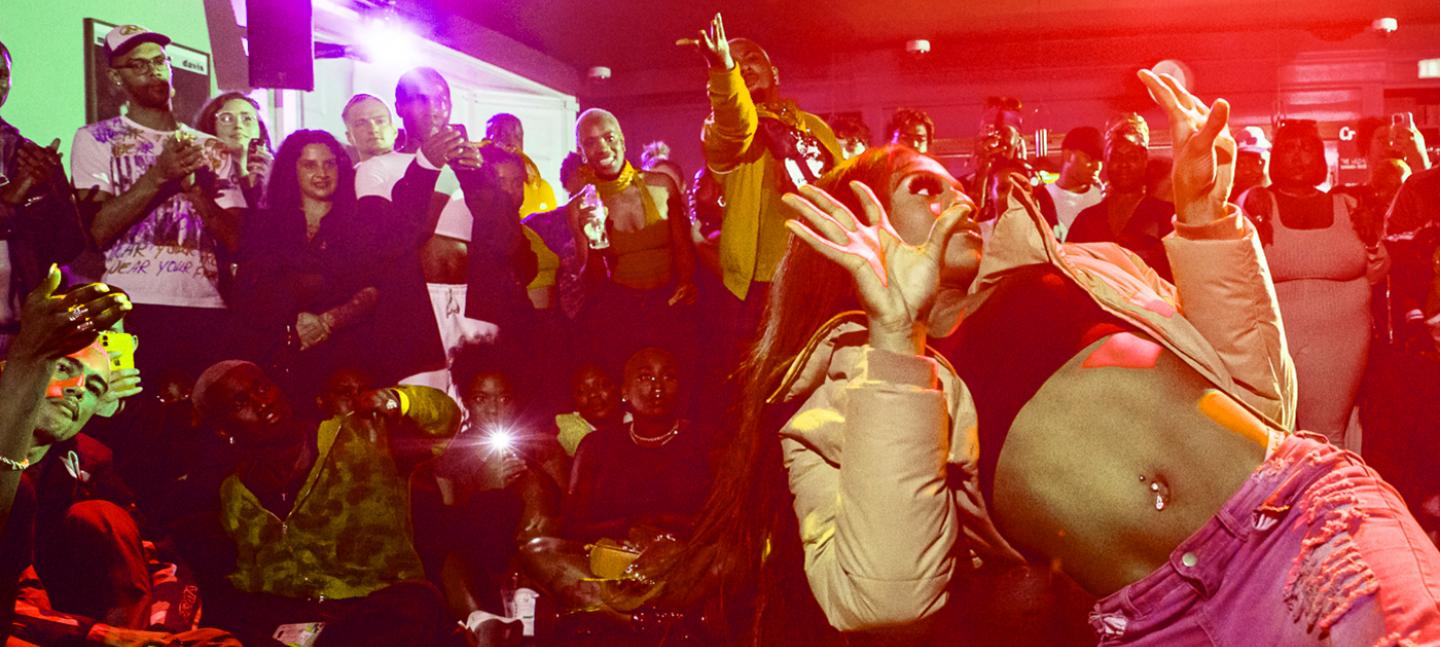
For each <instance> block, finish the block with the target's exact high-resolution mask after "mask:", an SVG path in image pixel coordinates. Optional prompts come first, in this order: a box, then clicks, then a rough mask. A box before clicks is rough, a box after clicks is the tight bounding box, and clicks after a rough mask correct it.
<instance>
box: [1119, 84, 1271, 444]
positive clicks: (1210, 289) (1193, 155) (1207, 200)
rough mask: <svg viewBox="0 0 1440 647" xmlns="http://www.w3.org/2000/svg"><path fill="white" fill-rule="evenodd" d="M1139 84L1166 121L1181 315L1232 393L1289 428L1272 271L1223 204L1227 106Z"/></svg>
mask: <svg viewBox="0 0 1440 647" xmlns="http://www.w3.org/2000/svg"><path fill="white" fill-rule="evenodd" d="M1140 79H1141V81H1143V82H1144V83H1145V86H1146V87H1147V88H1148V89H1149V90H1150V95H1151V97H1153V98H1154V99H1155V102H1156V103H1157V104H1159V105H1160V107H1161V108H1163V109H1164V110H1165V111H1166V113H1167V114H1168V115H1169V118H1170V131H1171V138H1172V140H1173V141H1174V149H1175V166H1174V171H1173V182H1174V186H1175V211H1176V216H1175V233H1174V234H1172V235H1171V236H1169V237H1167V238H1166V239H1165V251H1166V253H1167V254H1169V256H1170V266H1171V269H1172V270H1173V272H1174V276H1175V288H1176V290H1177V291H1178V293H1179V295H1180V308H1181V311H1182V312H1183V313H1184V314H1185V318H1186V319H1187V320H1188V321H1189V322H1190V323H1191V325H1193V326H1194V327H1195V329H1196V330H1197V331H1199V332H1200V334H1201V335H1203V336H1204V337H1205V339H1206V341H1208V342H1209V343H1210V345H1211V347H1213V348H1214V349H1215V353H1216V354H1217V355H1218V356H1219V358H1220V361H1221V362H1223V363H1224V365H1225V368H1226V369H1227V370H1228V371H1229V373H1230V375H1231V377H1232V378H1233V379H1234V380H1235V382H1236V383H1237V386H1239V387H1240V391H1241V392H1240V393H1239V395H1242V396H1244V397H1245V399H1246V400H1247V403H1248V404H1250V405H1251V406H1254V407H1255V408H1257V409H1258V410H1259V411H1261V412H1262V413H1265V414H1266V415H1267V416H1269V417H1270V418H1271V419H1272V420H1273V421H1274V422H1276V423H1277V424H1280V425H1281V426H1283V427H1285V428H1291V427H1293V426H1294V424H1295V369H1294V366H1293V365H1292V363H1291V361H1290V353H1289V351H1288V350H1286V346H1285V329H1284V327H1282V326H1281V324H1280V309H1279V306H1278V305H1277V303H1276V301H1275V286H1274V284H1273V283H1272V282H1271V279H1270V268H1269V265H1268V264H1266V262H1265V255H1264V253H1263V252H1262V251H1261V248H1260V239H1259V236H1258V235H1257V233H1256V230H1255V228H1254V226H1253V225H1251V224H1250V221H1249V220H1248V219H1246V218H1245V217H1244V216H1243V215H1242V214H1241V213H1240V209H1239V208H1238V207H1236V206H1234V205H1232V204H1228V203H1227V202H1226V198H1227V197H1228V196H1229V194H1230V187H1231V186H1232V185H1233V184H1234V177H1235V139H1234V138H1233V137H1231V136H1230V131H1229V128H1228V127H1227V121H1228V120H1229V117H1230V104H1229V103H1227V102H1226V101H1225V100H1224V99H1217V100H1216V101H1215V103H1214V105H1212V106H1209V107H1207V106H1206V105H1205V104H1204V103H1202V102H1201V101H1200V100H1199V99H1197V98H1196V97H1195V95H1193V94H1190V92H1189V91H1188V90H1186V89H1185V88H1184V87H1182V86H1181V85H1180V84H1179V82H1177V81H1176V80H1175V79H1174V78H1172V77H1170V76H1169V75H1159V76H1157V75H1155V74H1153V73H1151V72H1150V71H1149V70H1141V71H1140Z"/></svg>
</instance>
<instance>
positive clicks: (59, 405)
mask: <svg viewBox="0 0 1440 647" xmlns="http://www.w3.org/2000/svg"><path fill="white" fill-rule="evenodd" d="M109 381H110V365H109V362H108V357H107V356H106V354H105V350H104V349H102V348H100V347H99V346H90V347H86V348H84V349H81V350H80V351H77V352H75V353H73V354H71V355H69V356H66V357H64V358H62V359H61V360H60V361H59V362H56V364H55V373H54V374H53V375H52V376H51V378H50V385H49V386H48V387H47V388H46V392H45V403H44V404H43V405H42V406H41V407H40V411H39V415H38V417H37V419H36V421H35V443H36V445H37V446H43V445H50V444H54V443H59V442H64V441H66V440H69V439H71V438H74V437H75V434H78V433H80V430H81V429H83V428H84V427H85V423H87V422H89V421H90V417H91V416H93V415H95V409H96V408H98V407H99V406H100V401H101V399H102V398H104V396H105V394H106V393H107V392H108V391H109V390H110V382H109Z"/></svg>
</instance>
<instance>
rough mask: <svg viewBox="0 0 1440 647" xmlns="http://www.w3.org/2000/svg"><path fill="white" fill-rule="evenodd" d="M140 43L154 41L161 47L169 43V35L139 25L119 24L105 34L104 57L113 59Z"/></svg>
mask: <svg viewBox="0 0 1440 647" xmlns="http://www.w3.org/2000/svg"><path fill="white" fill-rule="evenodd" d="M141 43H155V44H156V45H159V46H161V47H164V46H166V45H169V44H170V37H169V36H166V35H165V34H162V33H160V32H154V31H150V30H149V29H146V28H144V27H141V26H140V25H120V26H119V27H116V28H114V29H111V30H110V33H108V34H105V59H106V60H109V61H113V60H115V57H116V56H122V55H124V54H125V53H126V52H129V51H130V50H132V49H135V47H136V46H137V45H140V44H141Z"/></svg>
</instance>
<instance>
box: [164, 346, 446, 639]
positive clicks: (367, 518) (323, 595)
mask: <svg viewBox="0 0 1440 647" xmlns="http://www.w3.org/2000/svg"><path fill="white" fill-rule="evenodd" d="M192 399H193V401H194V402H195V405H196V407H197V409H198V411H199V412H200V414H201V415H202V417H203V418H204V419H205V420H207V421H209V422H210V423H211V424H213V425H214V426H215V428H216V429H217V430H218V432H219V433H220V434H221V435H222V436H225V437H227V438H229V439H233V441H234V450H235V452H236V454H237V465H238V466H237V467H236V469H235V470H234V471H233V472H232V473H231V474H230V475H229V476H228V477H227V478H226V479H225V480H224V482H223V483H222V484H221V486H220V492H219V499H220V500H219V504H220V513H219V518H220V525H221V528H222V529H223V532H224V534H225V536H226V538H227V540H228V547H229V548H230V550H231V551H233V555H227V556H225V557H230V558H232V559H233V561H229V563H228V564H225V566H226V567H228V568H225V567H221V568H224V570H225V571H226V572H227V573H228V577H227V580H228V584H229V585H230V589H231V590H229V591H226V592H225V593H226V596H225V599H224V603H225V604H224V605H223V607H222V608H221V609H218V610H217V611H218V612H217V613H214V614H212V616H211V617H212V618H215V619H216V620H217V623H218V624H221V625H222V626H226V627H230V628H232V631H235V632H236V633H237V634H239V635H240V636H241V637H242V639H244V640H245V641H246V643H247V644H253V643H252V641H254V642H263V641H264V640H266V639H268V638H269V637H270V636H271V635H272V633H273V632H275V631H276V629H277V627H279V626H281V625H284V624H287V623H310V622H324V623H325V627H324V629H323V631H322V632H321V634H320V637H319V638H318V641H317V642H316V643H315V645H316V646H317V647H324V646H325V645H416V646H417V647H418V646H421V645H426V646H428V645H443V644H450V641H454V640H458V639H459V638H458V637H457V636H456V635H455V628H456V626H457V625H456V624H455V620H454V619H453V618H452V617H450V616H449V615H448V614H447V613H445V608H444V604H443V601H442V600H441V598H440V594H439V592H438V591H436V590H435V589H434V587H432V586H430V585H429V584H428V583H426V582H424V581H423V577H424V571H423V569H422V568H421V564H420V558H419V557H418V556H417V555H416V553H415V548H414V546H413V545H412V542H411V539H410V519H409V516H408V515H407V514H406V510H407V509H408V506H407V502H406V493H405V487H404V481H403V480H402V479H401V477H400V475H399V474H398V473H397V470H396V465H395V461H394V460H393V459H392V456H391V447H390V442H389V441H390V438H391V437H392V435H395V434H396V432H395V430H396V429H397V428H399V427H402V426H406V425H410V426H413V427H414V428H416V429H419V430H420V431H421V433H424V434H425V435H428V436H433V437H440V436H446V435H451V434H453V433H454V432H455V429H456V427H457V426H458V422H459V417H460V416H459V410H458V408H457V407H456V406H455V404H454V402H453V401H452V400H450V398H449V397H447V396H446V395H445V394H444V393H443V392H440V391H438V390H435V389H432V388H429V387H422V386H396V387H390V388H386V389H379V390H374V391H368V392H366V393H364V394H362V395H361V396H359V397H358V399H357V401H356V403H355V407H354V410H353V411H352V412H351V413H349V414H346V415H341V416H337V417H333V418H330V419H328V420H325V421H323V422H320V423H319V425H318V428H311V427H310V423H308V422H306V421H305V419H303V418H300V417H299V416H296V415H295V414H294V409H293V407H292V404H291V401H290V398H289V396H288V395H287V394H286V393H285V392H284V391H282V390H281V389H280V387H278V386H277V385H276V384H275V382H274V381H273V380H272V379H271V378H270V376H269V375H267V374H266V373H265V371H264V370H262V369H261V368H260V367H259V366H256V365H255V364H253V363H250V362H246V361H242V360H226V361H222V362H218V363H216V364H214V365H212V366H211V367H210V368H208V369H206V371H205V372H204V373H203V374H202V375H201V376H200V379H199V380H197V381H196V383H195V389H194V393H193V396H192ZM215 561H216V562H221V561H226V560H224V559H218V560H215ZM210 565H211V566H212V567H220V564H218V563H212V564H210ZM217 597H218V596H217ZM216 606H221V605H220V604H218V602H217V605H216ZM457 644H463V643H457Z"/></svg>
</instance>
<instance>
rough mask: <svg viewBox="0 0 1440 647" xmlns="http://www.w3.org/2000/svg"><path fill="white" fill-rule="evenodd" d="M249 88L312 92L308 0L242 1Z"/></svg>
mask: <svg viewBox="0 0 1440 647" xmlns="http://www.w3.org/2000/svg"><path fill="white" fill-rule="evenodd" d="M245 12H246V23H247V29H248V32H249V35H248V38H247V40H248V42H249V44H250V47H249V50H250V87H254V88H288V89H292V90H306V91H310V90H314V89H315V37H314V32H315V30H314V15H315V11H314V7H313V6H312V5H311V3H310V0H245Z"/></svg>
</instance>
